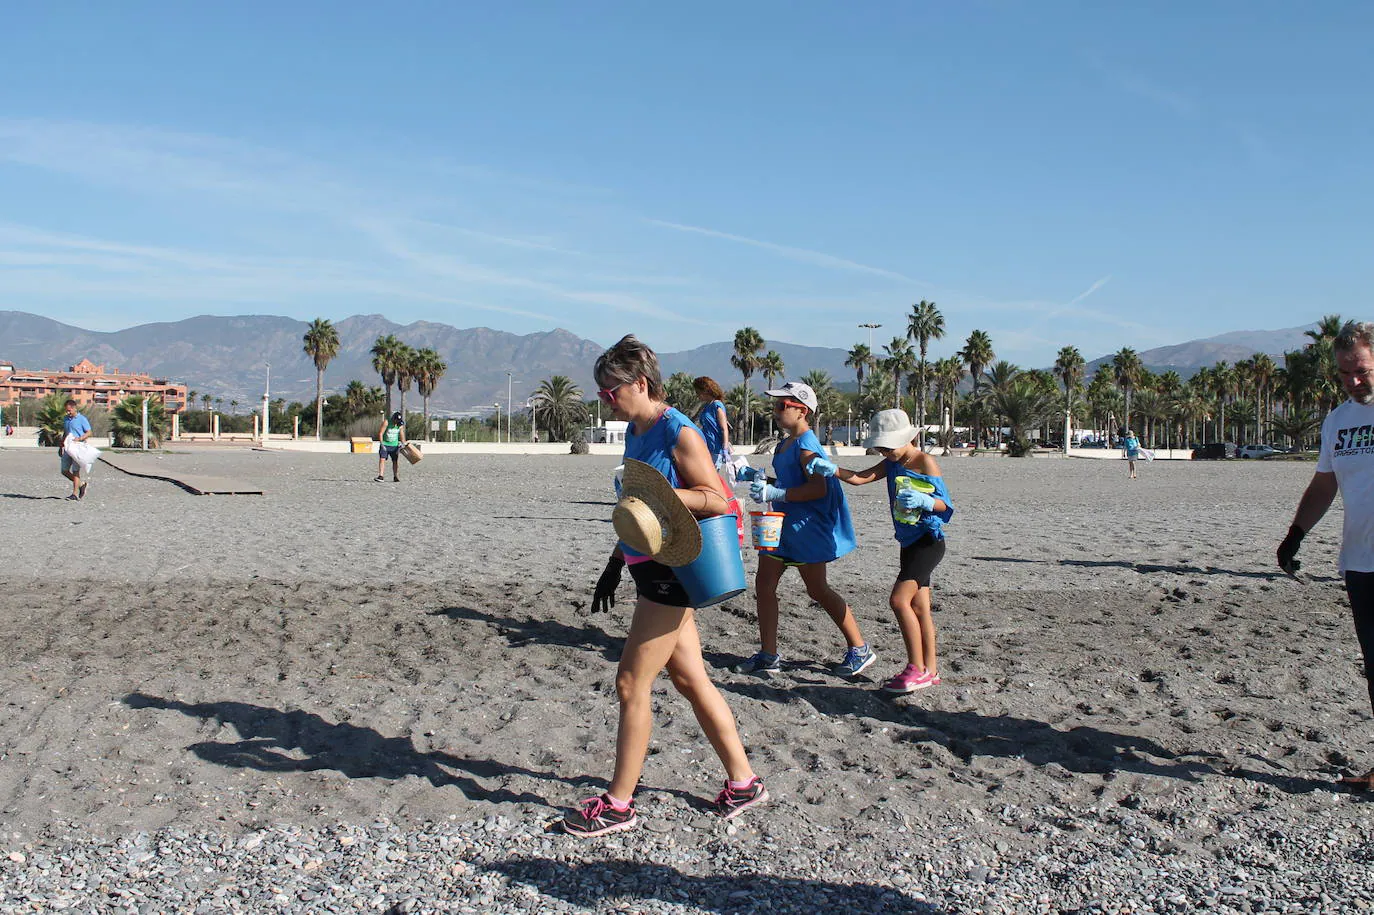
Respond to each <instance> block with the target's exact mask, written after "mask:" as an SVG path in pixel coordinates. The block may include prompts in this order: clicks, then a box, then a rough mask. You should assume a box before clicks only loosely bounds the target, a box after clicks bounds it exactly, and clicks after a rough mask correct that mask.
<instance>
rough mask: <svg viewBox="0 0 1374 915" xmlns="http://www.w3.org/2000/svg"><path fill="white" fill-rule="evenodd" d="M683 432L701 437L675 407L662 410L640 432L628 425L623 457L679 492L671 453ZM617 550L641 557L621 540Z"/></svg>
mask: <svg viewBox="0 0 1374 915" xmlns="http://www.w3.org/2000/svg"><path fill="white" fill-rule="evenodd" d="M683 429H691V430H693V431H694V432H696V433H698V434H700V433H701V430H700V429H698V428H697V427H696V424H695V423H693V422H692V421H691V420H690V419H688V418H687V415H686V414H685V413H683V412H682V411H680V410H678V409H677V408H676V407H669V408H668V409H666V410H664V411H663V414H662V415H661V416H659V418H658V421H657V422H655V423H654V424H653V425H652V426H650V427H649V428H647V429H645V430H644V431H643V432H640V431H639V430H638V429H636V428H635V424H634V423H630V426H629V428H628V429H626V430H625V457H627V458H633V459H634V460H636V461H643V462H644V463H646V464H648V465H649V466H650V467H652V468H654V469H655V470H657V471H658V472H659V473H661V474H663V475H664V476H665V477H667V478H668V482H669V483H671V484H673V488H674V489H678V488H680V487H681V486H682V482H681V480H680V479H679V478H678V475H677V467H676V466H675V465H674V464H673V449H674V448H676V447H677V439H678V436H679V435H681V434H682V430H683ZM620 550H621V552H622V553H624V554H625V555H626V556H643V555H644V554H643V553H641V552H639V551H638V550H634V549H631V548H630V547H629V546H627V545H626V544H625V542H624V541H623V540H622V541H621V542H620Z"/></svg>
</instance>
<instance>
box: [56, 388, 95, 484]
mask: <svg viewBox="0 0 1374 915" xmlns="http://www.w3.org/2000/svg"><path fill="white" fill-rule="evenodd" d="M66 410H67V415H66V417H64V418H63V420H62V429H63V432H62V441H61V442H60V443H59V444H58V449H57V450H58V453H59V454H60V455H61V457H62V476H64V477H66V478H67V479H69V480H71V481H72V494H71V495H70V496H67V501H68V502H76V501H78V500H80V499H84V498H86V481H85V480H83V479H81V464H80V463H78V462H77V461H76V459H75V458H73V457H72V456H71V455H69V454H67V449H66V445H67V443H68V442H84V441H85V440H86V439H88V438H90V437H91V421H90V420H89V419H87V418H86V417H85V415H84V414H82V413H79V412H77V409H76V401H75V400H72V399H70V398H68V400H67V403H66Z"/></svg>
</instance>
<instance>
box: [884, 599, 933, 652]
mask: <svg viewBox="0 0 1374 915" xmlns="http://www.w3.org/2000/svg"><path fill="white" fill-rule="evenodd" d="M922 591H924V592H925V593H926V594H927V595H929V594H930V589H929V588H922V587H921V586H920V585H918V584H916V582H914V581H899V582H897V584H896V585H895V586H894V587H893V588H892V596H891V597H890V598H889V600H888V603H889V605H890V606H891V607H892V614H893V616H895V617H897V627H898V628H899V629H901V630H902V642H903V643H904V644H905V645H906V662H907V663H908V664H910V665H912V666H913V667H919V668H921V669H925V658H926V650H925V638H924V629H923V627H922V626H921V622H920V618H919V617H918V615H917V613H916V604H917V601H918V600H919V598H920V594H921V592H922ZM926 609H927V611H929V601H928V600H927V604H926ZM927 615H929V613H927Z"/></svg>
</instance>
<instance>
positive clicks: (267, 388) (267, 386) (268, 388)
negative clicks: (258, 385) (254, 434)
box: [262, 362, 272, 445]
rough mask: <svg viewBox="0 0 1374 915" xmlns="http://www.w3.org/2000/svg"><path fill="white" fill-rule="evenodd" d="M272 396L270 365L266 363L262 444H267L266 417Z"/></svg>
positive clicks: (263, 390) (263, 387)
mask: <svg viewBox="0 0 1374 915" xmlns="http://www.w3.org/2000/svg"><path fill="white" fill-rule="evenodd" d="M271 395H272V363H270V362H269V363H267V381H266V382H264V384H263V386H262V443H263V444H264V445H266V444H267V417H268V415H269V414H270V412H271V411H270V409H269V406H270V403H271V400H270V398H271Z"/></svg>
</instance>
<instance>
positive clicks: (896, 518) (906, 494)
mask: <svg viewBox="0 0 1374 915" xmlns="http://www.w3.org/2000/svg"><path fill="white" fill-rule="evenodd" d="M870 429H871V430H872V431H871V432H870V433H869V436H868V438H867V439H865V440H864V447H865V448H873V449H875V450H876V451H877V452H878V453H879V454H881V455H882V456H883V459H882V460H881V461H879V462H878V463H877V464H874V465H873V466H872V467H870V468H868V469H867V470H846V469H844V468H843V467H838V468H836V467H834V465H830V464H827V465H826V467H825V468H822V469H826V470H829V469H831V468H833V469H834V472H835V474H836V476H837V477H838V478H839V479H841V480H843V481H844V482H846V483H850V484H852V485H854V486H862V485H864V484H865V483H873V482H876V481H877V480H886V481H887V499H888V502H889V504H890V505H891V507H892V526H893V528H894V529H895V530H896V534H895V536H896V538H897V542H898V543H899V544H901V548H902V549H901V553H900V555H899V558H898V568H897V581H896V582H895V583H894V584H893V585H892V594H891V596H890V597H889V598H888V602H889V603H890V604H891V606H892V612H893V614H895V615H896V617H897V626H898V628H900V629H901V630H902V641H903V642H905V643H906V657H907V665H906V667H905V668H904V669H903V670H902V671H901V673H899V674H897V676H895V677H893V678H892V679H891V680H888V681H887V682H886V683H884V684H883V685H882V689H883V691H884V692H888V693H912V692H915V691H916V690H918V689H926V688H928V687H931V686H938V685H939V684H940V668H939V666H938V663H937V662H936V659H935V620H934V619H933V618H932V616H931V613H930V579H931V575H932V574H933V573H934V571H935V567H936V566H937V565H939V564H940V560H941V559H944V558H945V525H946V524H948V523H949V520H950V518H952V517H954V504H953V502H951V501H950V497H949V489H948V488H947V487H946V486H945V478H944V477H942V476H941V475H940V465H939V464H937V463H935V458H933V457H931V456H930V455H928V454H926V453H925V452H924V451H922V450H921V449H920V447H918V446H917V445H916V444H915V442H914V441H913V439H914V438H915V437H916V428H915V427H914V426H913V425H912V424H911V420H909V419H907V415H906V413H904V412H903V411H901V410H880V411H878V413H877V414H875V415H874V417H873V422H872V423H871V424H870Z"/></svg>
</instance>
